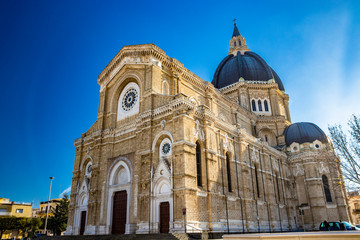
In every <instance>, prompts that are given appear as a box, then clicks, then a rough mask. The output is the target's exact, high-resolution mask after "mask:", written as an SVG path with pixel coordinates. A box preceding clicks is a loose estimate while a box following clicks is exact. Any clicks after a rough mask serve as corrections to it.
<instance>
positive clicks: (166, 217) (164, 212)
mask: <svg viewBox="0 0 360 240" xmlns="http://www.w3.org/2000/svg"><path fill="white" fill-rule="evenodd" d="M169 222H170V205H169V202H162V203H160V233H169Z"/></svg>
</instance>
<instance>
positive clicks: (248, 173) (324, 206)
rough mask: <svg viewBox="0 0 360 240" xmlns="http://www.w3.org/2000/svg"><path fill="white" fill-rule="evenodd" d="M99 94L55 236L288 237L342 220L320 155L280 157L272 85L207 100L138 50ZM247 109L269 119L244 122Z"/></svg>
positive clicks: (213, 93)
mask: <svg viewBox="0 0 360 240" xmlns="http://www.w3.org/2000/svg"><path fill="white" fill-rule="evenodd" d="M98 83H99V85H100V100H99V110H98V116H97V120H96V122H95V123H94V124H93V126H92V127H91V128H90V129H89V130H88V131H87V132H86V133H84V134H82V136H81V138H79V139H77V140H75V147H76V151H75V162H74V170H73V179H72V188H71V203H70V211H69V220H68V228H67V232H66V234H69V235H78V234H112V233H117V232H116V231H117V230H115V227H114V224H120V225H121V224H123V225H124V226H123V227H124V230H121V226H120V225H119V226H120V228H119V229H120V230H119V231H120V233H122V232H124V233H137V234H146V233H158V232H164V231H167V230H168V231H169V232H184V231H185V222H186V229H187V231H202V230H207V231H210V232H228V231H229V232H258V231H259V232H269V231H288V230H294V229H298V228H303V227H305V228H306V229H317V228H318V226H319V224H320V222H321V221H323V220H324V219H327V220H328V221H331V220H338V219H342V220H343V221H345V220H347V219H348V212H347V208H346V201H345V198H344V196H345V192H344V188H343V187H341V185H339V184H338V183H339V181H341V179H342V177H341V171H340V169H339V168H338V165H337V164H336V159H337V158H336V156H335V155H334V152H333V150H332V148H331V145H330V144H324V143H321V142H312V143H304V144H296V143H294V146H293V145H292V146H285V139H284V135H283V132H284V129H285V128H286V127H287V126H289V125H290V124H291V118H290V112H289V104H288V102H289V96H288V95H287V94H286V93H285V92H284V91H281V90H279V88H278V84H277V83H275V82H274V81H273V80H272V79H270V80H269V81H268V82H260V81H256V80H253V81H244V80H242V79H239V82H237V83H235V84H232V85H230V86H227V87H225V88H222V89H216V88H215V87H214V86H213V85H212V84H211V83H209V82H206V81H204V80H202V79H200V78H199V77H198V76H196V75H195V74H194V73H192V72H191V71H189V70H188V69H186V68H185V67H184V66H183V64H182V63H180V62H179V61H177V60H176V59H174V58H170V57H169V56H167V55H166V54H165V52H164V51H163V50H161V49H160V48H158V47H157V46H155V45H153V44H144V45H134V46H125V47H123V48H122V49H121V50H120V52H119V53H118V54H117V55H116V56H115V57H114V59H113V60H112V61H111V62H110V63H109V64H108V66H107V67H106V68H105V69H104V70H103V72H102V73H101V74H100V75H99V78H98ZM252 100H255V101H261V102H262V104H263V105H264V104H265V102H264V101H265V100H266V102H267V103H266V104H268V106H267V109H268V111H252V109H251V104H252ZM315 145H316V146H318V148H317V147H316V148H315ZM323 175H326V176H327V179H328V182H329V188H330V193H331V197H332V199H331V201H330V202H329V201H327V200H326V196H325V193H324V190H323V189H324V186H323V185H324V184H323V181H322V176H323ZM120 192H122V193H124V194H125V198H126V200H124V195H122V196H123V197H122V198H121V199H123V200H121V201H123V205H122V207H120V208H123V210H119V211H121V214H120V215H121V216H120V217H123V219H122V220H119V219H120V217H119V218H118V213H117V212H116V211H118V210H117V209H118V208H117V207H115V208H114V206H115V205H116V204H118V203H117V200H116V199H117V196H115V195H116V194H117V193H120ZM115 198H116V199H115ZM119 201H120V200H119ZM163 203H167V204H165V205H164V204H163ZM124 204H125V205H124ZM116 206H117V205H116ZM114 209H115V210H114ZM163 209H165V210H163ZM166 209H167V210H166ZM185 209H186V214H185V215H184V214H183V213H184V210H185ZM162 211H165V212H162ZM166 211H168V213H167V212H166ZM300 213H304V215H300ZM114 214H115V215H116V216H117V217H114ZM167 218H168V220H166V221H168V222H167V223H165V225H164V220H163V219H167ZM118 221H120V222H121V223H118ZM115 222H116V223H115ZM166 224H168V228H167V226H166ZM117 226H118V225H117ZM114 231H115V232H114Z"/></svg>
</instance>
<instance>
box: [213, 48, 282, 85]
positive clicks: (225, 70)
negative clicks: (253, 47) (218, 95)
mask: <svg viewBox="0 0 360 240" xmlns="http://www.w3.org/2000/svg"><path fill="white" fill-rule="evenodd" d="M241 77H242V78H244V79H245V80H247V81H268V80H270V79H272V78H273V79H275V82H276V83H277V84H278V86H279V89H280V90H282V91H285V89H284V85H283V84H282V82H281V80H280V78H279V76H278V75H277V74H276V72H275V71H274V70H273V69H272V68H271V67H270V66H269V65H268V64H267V63H266V62H265V61H264V59H262V58H261V57H260V56H259V55H257V54H256V53H254V52H251V51H247V52H245V53H244V55H241V53H240V52H237V56H234V55H233V54H230V55H228V56H227V57H225V58H224V59H223V60H222V61H221V62H220V64H219V66H218V67H217V69H216V71H215V74H214V78H213V80H212V82H211V83H212V84H213V85H214V86H215V87H216V88H223V87H226V86H229V85H231V84H233V83H236V82H238V81H239V79H240V78H241Z"/></svg>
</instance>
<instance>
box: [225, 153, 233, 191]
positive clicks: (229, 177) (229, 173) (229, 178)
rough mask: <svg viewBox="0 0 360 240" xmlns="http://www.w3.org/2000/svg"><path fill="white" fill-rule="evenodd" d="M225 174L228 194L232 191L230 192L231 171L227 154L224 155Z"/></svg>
mask: <svg viewBox="0 0 360 240" xmlns="http://www.w3.org/2000/svg"><path fill="white" fill-rule="evenodd" d="M226 174H227V180H228V190H229V192H232V190H231V171H230V157H229V153H226Z"/></svg>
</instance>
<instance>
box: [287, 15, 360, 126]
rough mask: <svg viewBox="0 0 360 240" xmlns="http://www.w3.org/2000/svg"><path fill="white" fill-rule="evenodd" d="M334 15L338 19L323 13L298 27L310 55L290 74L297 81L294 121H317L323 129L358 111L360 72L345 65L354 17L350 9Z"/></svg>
mask: <svg viewBox="0 0 360 240" xmlns="http://www.w3.org/2000/svg"><path fill="white" fill-rule="evenodd" d="M335 16H336V21H334V19H333V18H334V14H333V13H325V14H320V15H318V16H315V17H312V18H311V19H308V20H307V21H306V22H305V23H304V24H302V25H301V26H299V28H300V29H301V32H302V33H303V39H305V41H307V42H308V44H307V47H306V49H304V51H305V52H306V55H307V57H306V58H304V60H303V61H299V62H297V64H298V66H297V67H294V69H293V70H294V71H293V72H292V73H291V74H290V75H289V76H290V77H291V81H292V82H293V83H296V84H292V87H291V88H292V89H294V90H293V91H292V93H291V94H290V99H291V100H292V101H291V105H292V106H291V110H292V115H293V119H292V120H293V122H298V121H310V122H314V123H315V124H317V125H319V126H320V127H321V128H322V129H323V130H324V131H327V127H328V125H329V124H330V125H332V124H335V123H340V124H342V125H344V124H346V123H347V121H348V119H349V118H350V117H351V114H353V113H355V114H358V113H359V107H358V103H359V101H358V89H359V86H360V72H359V71H358V70H357V69H356V68H350V67H349V66H347V64H345V63H346V62H347V61H346V60H347V59H348V58H350V56H349V52H348V51H346V49H347V48H348V44H349V32H350V31H351V29H350V28H351V23H350V19H351V17H350V16H349V13H348V12H347V11H342V12H339V13H338V14H337V15H335ZM329 22H332V24H331V25H330V26H329V25H328V23H329ZM288 89H289V87H288ZM291 95H293V96H294V97H293V98H292V96H291Z"/></svg>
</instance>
